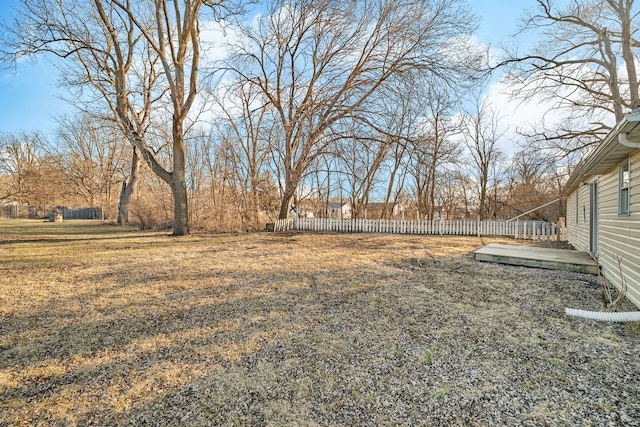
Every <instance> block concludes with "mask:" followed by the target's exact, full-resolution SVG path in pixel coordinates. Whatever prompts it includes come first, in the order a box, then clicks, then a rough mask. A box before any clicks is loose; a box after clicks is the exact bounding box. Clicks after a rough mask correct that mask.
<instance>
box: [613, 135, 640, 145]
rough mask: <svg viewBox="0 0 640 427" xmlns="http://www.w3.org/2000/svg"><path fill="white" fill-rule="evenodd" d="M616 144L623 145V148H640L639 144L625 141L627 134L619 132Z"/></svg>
mask: <svg viewBox="0 0 640 427" xmlns="http://www.w3.org/2000/svg"><path fill="white" fill-rule="evenodd" d="M618 142H619V143H620V144H622V145H624V146H625V147H629V148H640V142H633V141H629V140H628V139H627V134H626V133H622V132H620V133H619V134H618Z"/></svg>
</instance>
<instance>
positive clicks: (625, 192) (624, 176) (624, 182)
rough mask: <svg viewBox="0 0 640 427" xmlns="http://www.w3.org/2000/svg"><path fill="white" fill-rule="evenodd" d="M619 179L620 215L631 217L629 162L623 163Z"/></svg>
mask: <svg viewBox="0 0 640 427" xmlns="http://www.w3.org/2000/svg"><path fill="white" fill-rule="evenodd" d="M618 176H619V178H618V182H619V184H618V188H619V190H618V214H619V215H629V161H628V160H627V161H626V162H624V163H622V164H621V165H620V169H619V175H618Z"/></svg>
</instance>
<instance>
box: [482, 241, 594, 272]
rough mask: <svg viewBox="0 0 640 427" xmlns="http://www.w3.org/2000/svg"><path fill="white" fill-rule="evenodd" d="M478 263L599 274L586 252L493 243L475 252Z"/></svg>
mask: <svg viewBox="0 0 640 427" xmlns="http://www.w3.org/2000/svg"><path fill="white" fill-rule="evenodd" d="M474 257H475V259H476V260H478V261H487V262H496V263H499V264H510V265H522V266H525V267H538V268H549V269H553V270H566V271H574V272H578V273H589V274H597V273H598V264H597V263H596V262H595V261H594V260H593V258H591V256H590V255H589V254H587V253H585V252H580V251H573V250H570V249H549V248H537V247H531V246H517V245H502V244H499V243H492V244H489V245H487V246H485V247H484V248H481V249H478V250H477V251H475V252H474Z"/></svg>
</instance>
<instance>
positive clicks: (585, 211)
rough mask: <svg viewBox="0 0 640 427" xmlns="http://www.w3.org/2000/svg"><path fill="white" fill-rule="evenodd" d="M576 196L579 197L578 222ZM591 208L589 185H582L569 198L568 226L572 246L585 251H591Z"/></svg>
mask: <svg viewBox="0 0 640 427" xmlns="http://www.w3.org/2000/svg"><path fill="white" fill-rule="evenodd" d="M576 196H577V197H578V218H577V219H578V222H577V223H576ZM589 209H590V205H589V186H588V185H580V186H579V187H578V188H577V189H576V191H574V192H573V193H571V194H570V195H569V197H568V198H567V227H568V230H569V243H570V244H571V246H573V247H574V248H576V249H577V250H579V251H585V252H589Z"/></svg>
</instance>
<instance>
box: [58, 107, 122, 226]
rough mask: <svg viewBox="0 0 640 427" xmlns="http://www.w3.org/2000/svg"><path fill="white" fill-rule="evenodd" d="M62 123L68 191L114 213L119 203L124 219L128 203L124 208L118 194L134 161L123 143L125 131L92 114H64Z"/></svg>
mask: <svg viewBox="0 0 640 427" xmlns="http://www.w3.org/2000/svg"><path fill="white" fill-rule="evenodd" d="M58 125H59V126H58V130H57V135H56V144H55V145H56V151H57V152H58V153H59V154H60V161H61V164H62V170H63V171H64V174H65V175H66V177H67V182H66V191H67V192H71V193H73V194H74V195H76V196H78V197H79V198H81V199H82V200H83V201H84V203H88V204H89V206H97V205H99V206H103V207H105V208H106V209H107V212H110V213H112V211H111V209H110V208H113V207H114V206H115V205H116V204H117V205H118V207H119V209H118V213H117V214H116V215H117V217H118V219H119V220H120V221H119V222H120V223H122V220H121V216H122V215H123V214H124V215H127V216H128V214H127V213H126V211H128V204H127V205H126V206H124V208H125V209H126V210H125V211H123V210H122V208H123V206H122V205H121V203H118V202H115V197H114V196H115V194H117V193H116V192H117V190H118V187H119V184H120V183H121V182H122V180H123V177H124V179H125V180H126V179H127V174H128V172H129V168H128V165H129V162H130V161H131V159H130V154H129V153H130V150H129V149H128V147H127V144H122V139H123V135H122V132H120V130H119V129H118V128H117V126H115V123H113V122H106V121H103V120H96V119H95V118H92V117H90V116H88V115H81V116H79V117H71V116H64V117H61V118H59V119H58ZM123 193H124V191H123V192H121V195H120V199H121V198H122V194H123ZM126 222H127V221H124V223H126Z"/></svg>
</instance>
